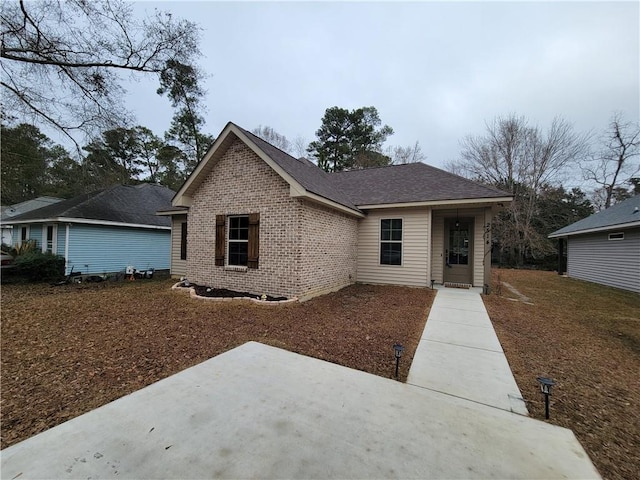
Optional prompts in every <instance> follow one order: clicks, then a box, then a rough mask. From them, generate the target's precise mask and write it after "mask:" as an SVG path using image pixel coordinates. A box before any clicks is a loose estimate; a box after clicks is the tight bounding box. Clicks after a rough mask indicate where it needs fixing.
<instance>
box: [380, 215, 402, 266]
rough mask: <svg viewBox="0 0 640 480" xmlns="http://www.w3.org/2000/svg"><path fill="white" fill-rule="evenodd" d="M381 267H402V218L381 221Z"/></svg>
mask: <svg viewBox="0 0 640 480" xmlns="http://www.w3.org/2000/svg"><path fill="white" fill-rule="evenodd" d="M380 265H402V218H383V219H381V220H380Z"/></svg>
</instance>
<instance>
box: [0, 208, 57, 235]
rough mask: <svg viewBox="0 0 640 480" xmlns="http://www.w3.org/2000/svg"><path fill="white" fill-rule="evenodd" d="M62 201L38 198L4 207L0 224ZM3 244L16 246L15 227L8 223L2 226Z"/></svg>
mask: <svg viewBox="0 0 640 480" xmlns="http://www.w3.org/2000/svg"><path fill="white" fill-rule="evenodd" d="M60 201H62V198H56V197H38V198H33V199H31V200H26V201H24V202H20V203H16V204H13V205H8V206H6V207H2V217H0V222H10V221H11V219H12V218H13V217H15V216H17V215H21V214H23V213H26V212H30V211H31V210H35V209H36V208H41V207H46V206H47V205H51V204H53V203H58V202H60ZM21 240H22V239H21ZM2 243H4V244H5V245H13V244H14V242H13V227H12V226H11V224H9V223H7V224H6V225H5V224H4V223H3V224H2Z"/></svg>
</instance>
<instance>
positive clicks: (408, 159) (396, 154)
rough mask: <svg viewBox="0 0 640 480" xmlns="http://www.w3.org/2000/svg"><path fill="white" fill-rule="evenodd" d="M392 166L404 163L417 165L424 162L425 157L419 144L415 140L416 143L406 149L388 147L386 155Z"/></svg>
mask: <svg viewBox="0 0 640 480" xmlns="http://www.w3.org/2000/svg"><path fill="white" fill-rule="evenodd" d="M387 154H388V155H389V156H390V157H391V160H392V162H393V164H394V165H399V164H404V163H418V162H422V161H423V160H426V158H427V157H426V155H425V154H424V153H422V148H421V147H420V143H419V142H418V141H417V140H416V143H414V144H413V145H409V146H407V147H390V148H389V151H388V153H387Z"/></svg>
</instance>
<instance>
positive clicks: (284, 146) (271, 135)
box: [251, 125, 291, 153]
mask: <svg viewBox="0 0 640 480" xmlns="http://www.w3.org/2000/svg"><path fill="white" fill-rule="evenodd" d="M251 133H253V134H254V135H256V136H257V137H260V138H261V139H263V140H264V141H265V142H269V143H270V144H271V145H273V146H274V147H278V148H279V149H280V150H282V151H285V152H287V153H290V152H291V142H289V140H287V137H285V136H284V135H280V134H279V133H278V132H276V131H275V130H274V129H273V128H271V127H269V126H267V125H265V126H264V127H263V126H262V125H259V126H257V127H256V128H254V129H253V130H251Z"/></svg>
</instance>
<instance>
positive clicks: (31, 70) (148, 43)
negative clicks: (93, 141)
mask: <svg viewBox="0 0 640 480" xmlns="http://www.w3.org/2000/svg"><path fill="white" fill-rule="evenodd" d="M0 19H1V28H2V49H1V58H2V60H1V64H0V68H1V81H0V85H1V86H2V90H3V93H4V95H3V99H2V107H3V110H8V111H9V112H10V113H11V114H12V115H14V116H20V117H21V118H22V119H23V120H25V121H31V122H32V123H45V124H48V125H49V126H52V127H54V128H56V129H57V130H59V131H60V132H62V133H63V134H65V135H66V136H67V137H69V138H70V139H71V140H72V141H73V142H74V143H75V144H76V146H77V145H78V143H77V141H76V140H75V138H74V134H75V133H78V132H84V133H87V134H92V133H94V134H95V133H96V131H97V130H104V129H107V128H115V127H119V126H122V125H123V124H125V123H126V121H127V120H129V118H127V111H126V109H125V108H124V107H123V103H122V98H123V92H124V89H123V87H122V85H121V80H122V78H121V76H120V75H121V74H126V73H129V74H132V75H133V74H139V73H152V74H153V73H155V74H160V73H161V72H163V71H164V70H165V69H166V66H167V62H168V61H170V60H173V61H175V62H178V63H182V64H189V63H191V61H192V60H193V59H194V58H196V57H197V55H198V54H199V51H198V37H199V29H198V28H197V27H196V25H195V24H194V23H192V22H188V21H185V20H176V19H174V18H173V17H172V15H171V14H169V13H163V12H159V11H156V12H155V14H154V15H153V16H150V17H147V18H144V19H142V20H140V19H137V18H136V17H135V15H134V14H133V10H132V6H131V4H130V3H128V2H124V1H121V0H92V1H86V0H67V1H59V0H41V1H37V2H36V1H34V2H26V1H24V0H19V1H16V0H6V1H4V2H3V5H2V12H1V14H0Z"/></svg>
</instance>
